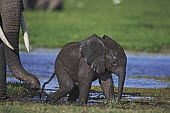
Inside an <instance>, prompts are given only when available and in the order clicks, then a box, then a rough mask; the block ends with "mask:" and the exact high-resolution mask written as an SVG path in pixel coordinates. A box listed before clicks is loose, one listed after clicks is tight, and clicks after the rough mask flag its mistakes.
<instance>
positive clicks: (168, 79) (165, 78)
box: [128, 76, 170, 82]
mask: <svg viewBox="0 0 170 113" xmlns="http://www.w3.org/2000/svg"><path fill="white" fill-rule="evenodd" d="M128 78H134V79H136V78H145V79H155V80H161V81H165V82H170V77H169V76H164V77H152V76H133V77H128Z"/></svg>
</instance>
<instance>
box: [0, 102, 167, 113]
mask: <svg viewBox="0 0 170 113" xmlns="http://www.w3.org/2000/svg"><path fill="white" fill-rule="evenodd" d="M133 106H134V105H133ZM145 107H146V109H145ZM145 107H144V106H143V109H140V108H130V109H120V108H111V107H107V108H106V107H97V106H96V107H95V106H93V107H90V106H86V107H78V106H55V105H48V104H47V105H43V104H36V103H35V104H32V103H27V104H26V103H19V102H15V103H6V104H5V105H0V113H35V112H36V113H163V112H164V113H168V109H167V108H160V107H151V106H148V107H147V106H145Z"/></svg>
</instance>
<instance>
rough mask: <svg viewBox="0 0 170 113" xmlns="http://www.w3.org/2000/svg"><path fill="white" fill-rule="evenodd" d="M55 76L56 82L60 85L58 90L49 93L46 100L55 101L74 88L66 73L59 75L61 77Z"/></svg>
mask: <svg viewBox="0 0 170 113" xmlns="http://www.w3.org/2000/svg"><path fill="white" fill-rule="evenodd" d="M57 78H58V83H59V86H60V88H59V90H57V91H56V92H54V93H52V94H50V95H49V96H48V97H47V101H50V102H52V103H55V102H57V101H58V100H59V99H61V98H62V97H64V96H66V95H67V94H68V93H70V92H71V91H72V90H74V88H75V84H74V82H73V80H72V79H71V77H70V76H68V75H65V76H61V77H60V76H57ZM63 78H64V79H63Z"/></svg>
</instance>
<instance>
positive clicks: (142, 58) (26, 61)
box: [8, 48, 170, 89]
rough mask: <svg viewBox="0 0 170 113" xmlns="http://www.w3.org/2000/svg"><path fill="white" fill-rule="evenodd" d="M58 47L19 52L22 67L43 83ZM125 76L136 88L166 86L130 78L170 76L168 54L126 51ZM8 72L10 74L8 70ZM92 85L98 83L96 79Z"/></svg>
mask: <svg viewBox="0 0 170 113" xmlns="http://www.w3.org/2000/svg"><path fill="white" fill-rule="evenodd" d="M59 51H60V49H54V50H48V49H41V48H37V49H36V50H34V51H32V52H30V53H25V52H21V54H20V56H21V62H22V64H23V66H24V68H25V69H26V70H27V71H28V72H30V73H32V74H35V75H38V78H39V80H40V82H41V84H43V83H44V82H45V81H46V80H47V79H48V78H49V76H51V74H52V72H53V71H54V62H55V59H56V57H57V55H58V53H59ZM127 59H128V63H127V77H126V81H125V87H138V88H160V87H167V86H168V85H169V83H167V82H163V81H160V80H155V79H144V78H138V79H131V78H128V77H132V76H137V75H140V76H146V75H147V76H153V77H165V76H170V55H162V54H146V53H135V54H134V53H128V52H127ZM8 74H10V72H9V70H8ZM117 79H118V78H117V76H116V75H114V74H113V80H114V85H115V86H118V80H117ZM8 80H9V81H15V79H14V78H8ZM57 84H58V82H57V80H56V79H53V80H52V81H51V82H50V84H48V85H46V88H47V89H50V88H54V86H56V85H57ZM92 85H99V83H98V80H96V81H94V82H93V83H92Z"/></svg>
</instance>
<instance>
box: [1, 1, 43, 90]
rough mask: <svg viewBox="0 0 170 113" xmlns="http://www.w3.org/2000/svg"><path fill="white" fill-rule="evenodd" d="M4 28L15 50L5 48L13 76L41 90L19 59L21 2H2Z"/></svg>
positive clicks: (37, 81) (37, 82)
mask: <svg viewBox="0 0 170 113" xmlns="http://www.w3.org/2000/svg"><path fill="white" fill-rule="evenodd" d="M2 4H3V5H2V7H3V8H2V13H1V17H2V26H3V31H4V34H5V36H6V37H7V40H8V41H9V42H10V44H11V45H12V47H13V48H14V50H11V49H10V48H8V47H7V46H6V45H5V46H4V50H5V58H6V62H7V64H8V67H9V69H10V71H11V72H12V74H13V75H14V76H15V77H16V78H17V79H19V80H22V81H25V82H28V83H30V84H31V85H32V87H33V88H40V82H39V80H38V79H37V78H36V77H35V76H33V75H31V74H29V73H28V72H27V71H26V70H25V69H24V68H23V67H22V65H21V62H20V57H19V31H20V22H21V11H22V10H23V8H22V7H23V4H22V1H21V0H2Z"/></svg>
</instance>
